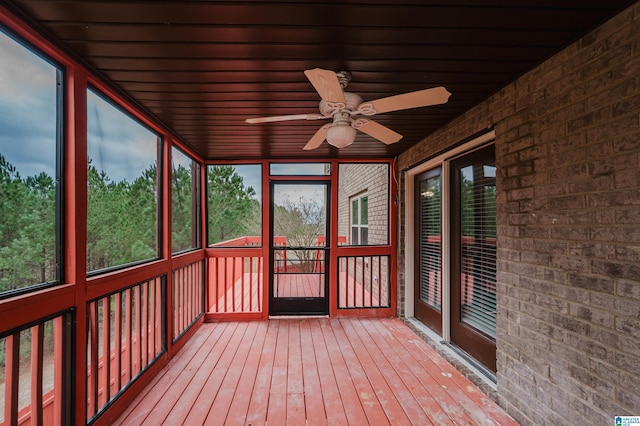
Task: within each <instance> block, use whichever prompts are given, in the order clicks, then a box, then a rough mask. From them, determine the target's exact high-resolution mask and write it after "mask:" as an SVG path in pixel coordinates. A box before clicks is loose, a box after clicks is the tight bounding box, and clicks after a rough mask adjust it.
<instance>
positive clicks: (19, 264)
mask: <svg viewBox="0 0 640 426" xmlns="http://www.w3.org/2000/svg"><path fill="white" fill-rule="evenodd" d="M55 200H56V185H55V182H54V180H53V179H52V178H51V177H50V176H47V175H46V174H45V173H41V174H39V175H37V176H32V177H27V178H26V179H22V178H21V177H20V174H19V173H18V172H17V170H16V168H15V167H14V166H13V165H11V164H10V163H9V162H8V161H6V159H5V158H4V156H2V155H1V154H0V292H2V291H7V290H13V289H18V288H23V287H26V286H29V285H33V284H37V283H44V282H49V281H53V280H55V279H56V252H55V244H56V239H55V237H56V230H55V221H56V218H55V211H56V210H55V203H56V201H55Z"/></svg>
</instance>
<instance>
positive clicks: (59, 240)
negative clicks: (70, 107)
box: [0, 23, 67, 300]
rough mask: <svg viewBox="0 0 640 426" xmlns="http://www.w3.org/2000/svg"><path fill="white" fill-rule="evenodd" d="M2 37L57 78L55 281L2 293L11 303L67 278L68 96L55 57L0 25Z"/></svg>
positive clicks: (60, 64)
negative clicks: (66, 154)
mask: <svg viewBox="0 0 640 426" xmlns="http://www.w3.org/2000/svg"><path fill="white" fill-rule="evenodd" d="M0 33H2V35H4V36H6V37H7V38H9V39H11V40H13V41H14V42H15V43H17V44H19V45H20V46H22V47H23V48H24V49H27V50H28V51H29V52H30V53H31V54H33V55H34V56H36V57H37V58H39V59H41V60H42V61H44V62H46V63H47V64H49V65H51V66H52V67H53V68H55V74H56V100H55V105H56V117H55V125H56V129H55V132H54V134H55V145H56V146H55V176H53V179H54V181H55V192H56V193H55V197H54V210H55V211H54V214H55V218H54V224H55V225H54V226H55V231H54V240H55V242H54V245H53V247H54V251H55V255H54V259H53V261H54V264H55V267H54V269H55V277H54V279H53V280H50V281H45V282H34V284H32V285H28V286H25V287H21V288H15V289H11V290H6V291H2V292H0V300H4V299H8V298H11V297H15V296H19V295H23V294H27V293H32V292H35V291H39V290H43V289H46V288H51V287H55V286H58V285H61V284H62V283H64V279H65V278H64V276H65V269H64V265H65V261H64V259H65V258H64V253H65V244H64V236H65V222H64V217H65V211H64V205H65V203H64V200H65V191H64V189H65V181H64V170H65V164H64V141H65V132H64V121H65V117H66V114H65V111H66V110H65V107H66V103H67V102H66V96H65V88H66V82H67V79H66V67H65V66H64V65H63V64H62V63H60V62H59V61H56V60H55V59H53V58H52V57H50V56H48V55H47V54H46V53H44V52H43V51H42V50H41V49H40V48H38V47H37V46H36V45H34V44H33V43H31V42H30V41H28V40H26V39H25V38H24V37H22V36H20V35H19V34H18V33H16V32H15V31H14V30H12V29H11V28H10V27H8V26H7V25H5V24H3V23H0Z"/></svg>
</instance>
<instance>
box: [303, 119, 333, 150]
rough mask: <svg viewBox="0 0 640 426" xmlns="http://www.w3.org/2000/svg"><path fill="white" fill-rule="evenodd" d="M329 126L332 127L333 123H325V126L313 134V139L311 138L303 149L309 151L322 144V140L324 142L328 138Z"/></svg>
mask: <svg viewBox="0 0 640 426" xmlns="http://www.w3.org/2000/svg"><path fill="white" fill-rule="evenodd" d="M329 127H331V123H328V124H325V125H324V126H322V127H320V128H319V129H318V131H317V132H316V134H315V135H313V136H312V137H311V139H309V142H307V144H306V145H305V146H304V148H302V149H304V150H305V151H309V150H312V149H316V148H317V147H319V146H320V145H322V142H324V140H325V139H326V138H327V129H328V128H329Z"/></svg>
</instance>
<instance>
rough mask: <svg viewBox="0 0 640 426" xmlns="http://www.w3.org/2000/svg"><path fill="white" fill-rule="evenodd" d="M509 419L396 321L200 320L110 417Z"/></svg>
mask: <svg viewBox="0 0 640 426" xmlns="http://www.w3.org/2000/svg"><path fill="white" fill-rule="evenodd" d="M305 423H306V424H309V425H346V424H350V425H366V424H375V425H384V424H392V425H403V424H405V425H410V424H413V425H428V424H436V425H445V424H468V425H501V426H504V425H512V424H513V425H515V424H516V423H515V422H514V421H513V420H512V419H511V418H510V417H509V416H507V415H506V414H505V413H504V412H503V411H502V410H501V409H500V408H499V407H498V406H497V405H496V404H495V403H494V402H493V401H491V400H490V399H489V398H488V397H487V396H485V395H484V394H483V393H482V392H480V390H478V389H477V388H476V387H475V386H474V385H473V384H472V383H471V382H469V381H468V380H467V379H466V378H464V377H463V376H462V375H460V373H458V372H457V370H455V369H454V368H453V367H452V366H451V365H450V364H448V363H447V362H446V361H445V360H444V359H443V358H442V357H441V356H440V355H438V354H437V353H436V352H435V351H434V350H433V349H432V348H431V347H430V346H429V345H427V344H426V343H425V342H424V341H422V340H421V339H420V338H419V337H418V336H417V335H416V334H415V333H413V331H411V330H410V329H409V328H408V327H407V326H405V325H404V324H403V323H402V322H401V321H400V320H398V319H328V318H314V319H278V320H270V321H255V322H227V323H213V324H204V325H203V326H202V327H201V328H200V329H199V330H198V331H197V333H196V334H195V335H194V337H193V338H192V339H191V341H190V342H189V344H187V345H186V346H185V347H184V348H183V349H182V351H181V352H180V353H179V354H178V355H177V356H176V357H175V358H174V359H172V360H171V361H170V363H169V364H168V366H167V367H165V368H164V369H163V370H162V371H161V372H160V373H159V374H158V375H157V376H156V377H155V378H154V379H153V381H152V382H151V384H150V385H149V386H147V387H146V388H145V389H144V391H143V392H142V393H141V394H140V395H139V396H138V398H137V399H136V400H135V401H134V402H133V403H132V404H131V406H130V407H129V408H128V409H127V411H125V412H124V413H123V415H122V416H121V417H120V418H119V419H118V421H116V423H115V424H117V425H130V424H135V425H154V426H155V425H160V424H166V425H181V424H184V425H201V424H207V425H217V424H227V425H252V426H257V425H265V424H268V425H285V424H287V425H305Z"/></svg>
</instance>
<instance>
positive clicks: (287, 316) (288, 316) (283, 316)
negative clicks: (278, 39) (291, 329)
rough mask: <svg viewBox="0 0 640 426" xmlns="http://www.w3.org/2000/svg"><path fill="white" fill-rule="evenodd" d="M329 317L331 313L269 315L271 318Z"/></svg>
mask: <svg viewBox="0 0 640 426" xmlns="http://www.w3.org/2000/svg"><path fill="white" fill-rule="evenodd" d="M312 318H329V315H269V319H270V320H272V319H312Z"/></svg>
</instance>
